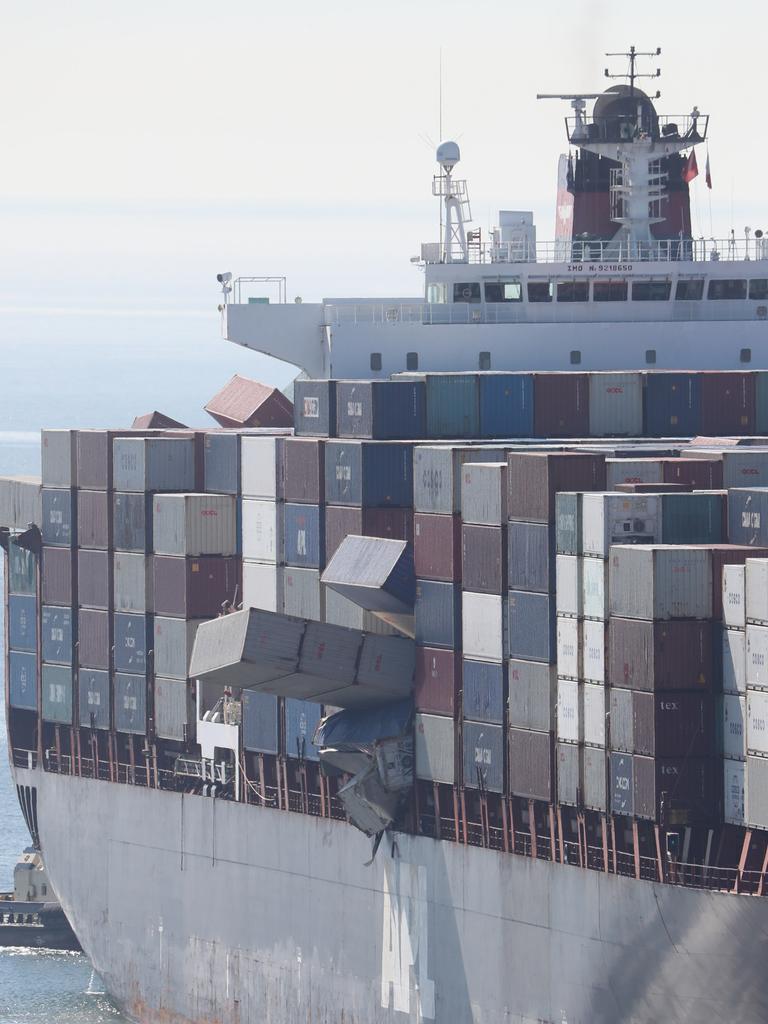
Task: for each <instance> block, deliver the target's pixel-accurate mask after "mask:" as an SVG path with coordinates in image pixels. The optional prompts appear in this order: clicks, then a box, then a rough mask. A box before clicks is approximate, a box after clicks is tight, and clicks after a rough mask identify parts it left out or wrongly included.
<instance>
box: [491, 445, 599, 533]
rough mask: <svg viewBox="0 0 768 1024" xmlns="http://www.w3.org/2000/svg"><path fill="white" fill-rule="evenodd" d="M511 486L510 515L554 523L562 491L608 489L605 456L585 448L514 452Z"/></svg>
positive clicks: (509, 473) (510, 465)
mask: <svg viewBox="0 0 768 1024" xmlns="http://www.w3.org/2000/svg"><path fill="white" fill-rule="evenodd" d="M507 487H508V488H509V494H508V497H507V515H508V516H509V518H510V519H515V520H519V521H521V522H527V523H553V522H554V521H555V495H556V494H557V492H558V491H604V490H605V456H604V455H602V454H591V453H590V454H587V453H584V452H520V451H517V452H510V453H509V455H508V456H507Z"/></svg>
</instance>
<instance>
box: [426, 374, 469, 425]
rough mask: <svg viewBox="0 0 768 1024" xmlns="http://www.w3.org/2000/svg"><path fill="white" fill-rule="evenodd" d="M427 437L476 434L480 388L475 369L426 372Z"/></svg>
mask: <svg viewBox="0 0 768 1024" xmlns="http://www.w3.org/2000/svg"><path fill="white" fill-rule="evenodd" d="M426 383H427V437H452V438H465V437H479V436H480V392H479V386H478V382H477V374H476V373H429V374H427V377H426Z"/></svg>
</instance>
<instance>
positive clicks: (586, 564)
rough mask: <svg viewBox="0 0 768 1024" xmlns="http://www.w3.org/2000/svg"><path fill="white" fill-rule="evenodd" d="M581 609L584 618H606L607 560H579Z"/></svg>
mask: <svg viewBox="0 0 768 1024" xmlns="http://www.w3.org/2000/svg"><path fill="white" fill-rule="evenodd" d="M581 594H582V601H581V606H582V611H583V613H584V618H586V619H603V620H605V619H607V618H608V562H607V561H606V560H604V559H602V558H583V559H582V562H581Z"/></svg>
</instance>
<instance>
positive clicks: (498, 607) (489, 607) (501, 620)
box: [462, 591, 508, 662]
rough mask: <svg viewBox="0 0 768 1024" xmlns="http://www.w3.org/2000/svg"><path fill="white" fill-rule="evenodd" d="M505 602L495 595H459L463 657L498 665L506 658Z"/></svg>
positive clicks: (465, 593)
mask: <svg viewBox="0 0 768 1024" xmlns="http://www.w3.org/2000/svg"><path fill="white" fill-rule="evenodd" d="M507 635H508V627H507V599H506V597H502V596H501V595H496V594H475V593H469V592H467V591H464V594H463V595H462V646H463V650H464V654H465V655H466V656H467V657H469V658H476V659H477V660H479V661H496V662H501V661H503V660H504V658H505V657H506V656H507Z"/></svg>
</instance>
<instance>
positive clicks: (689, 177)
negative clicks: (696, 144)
mask: <svg viewBox="0 0 768 1024" xmlns="http://www.w3.org/2000/svg"><path fill="white" fill-rule="evenodd" d="M698 173H699V165H698V164H697V163H696V150H695V149H692V150H691V155H690V156H689V157H688V159H687V160H686V161H685V163H684V164H683V181H685V182H691V181H693V179H694V178H695V177H696V176H697V175H698Z"/></svg>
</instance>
